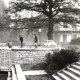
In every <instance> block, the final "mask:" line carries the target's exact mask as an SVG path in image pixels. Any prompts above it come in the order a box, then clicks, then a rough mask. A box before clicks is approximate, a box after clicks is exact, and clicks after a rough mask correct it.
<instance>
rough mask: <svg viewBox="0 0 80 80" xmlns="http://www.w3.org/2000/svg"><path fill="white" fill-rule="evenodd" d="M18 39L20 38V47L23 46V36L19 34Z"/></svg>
mask: <svg viewBox="0 0 80 80" xmlns="http://www.w3.org/2000/svg"><path fill="white" fill-rule="evenodd" d="M19 40H20V43H21V48H22V47H23V37H22V36H21V35H19Z"/></svg>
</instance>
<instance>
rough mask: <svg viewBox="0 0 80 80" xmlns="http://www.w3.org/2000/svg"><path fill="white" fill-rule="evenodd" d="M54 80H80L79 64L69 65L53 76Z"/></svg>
mask: <svg viewBox="0 0 80 80" xmlns="http://www.w3.org/2000/svg"><path fill="white" fill-rule="evenodd" d="M52 77H53V78H54V79H55V80H80V62H76V63H74V64H71V65H70V66H68V67H67V68H65V69H62V70H61V71H58V72H57V73H55V74H53V75H52Z"/></svg>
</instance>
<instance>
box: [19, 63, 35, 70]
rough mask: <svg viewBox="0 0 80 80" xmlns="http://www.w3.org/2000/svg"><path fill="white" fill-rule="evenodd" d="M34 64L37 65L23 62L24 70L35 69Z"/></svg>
mask: <svg viewBox="0 0 80 80" xmlns="http://www.w3.org/2000/svg"><path fill="white" fill-rule="evenodd" d="M34 65H35V64H34V63H32V64H21V68H22V71H29V70H33V69H32V67H33V66H34Z"/></svg>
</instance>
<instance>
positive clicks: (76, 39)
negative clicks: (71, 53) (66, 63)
mask: <svg viewBox="0 0 80 80" xmlns="http://www.w3.org/2000/svg"><path fill="white" fill-rule="evenodd" d="M70 44H74V45H78V44H80V38H75V39H72V40H71V42H70Z"/></svg>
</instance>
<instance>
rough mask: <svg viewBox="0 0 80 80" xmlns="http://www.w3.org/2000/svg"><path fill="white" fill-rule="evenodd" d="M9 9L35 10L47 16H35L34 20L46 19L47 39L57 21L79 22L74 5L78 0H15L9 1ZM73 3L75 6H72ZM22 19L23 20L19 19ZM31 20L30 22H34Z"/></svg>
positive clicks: (11, 10) (78, 11) (79, 10)
mask: <svg viewBox="0 0 80 80" xmlns="http://www.w3.org/2000/svg"><path fill="white" fill-rule="evenodd" d="M10 4H11V5H10V7H9V11H10V12H11V13H14V14H15V13H18V12H21V11H23V10H28V11H36V12H39V13H41V14H43V15H46V17H47V18H44V19H39V20H38V18H35V19H34V21H35V22H38V23H39V22H40V21H42V22H44V21H46V20H47V21H48V24H49V25H48V39H53V32H54V24H55V23H58V22H66V23H69V24H72V23H73V24H75V23H79V22H80V19H79V14H80V8H79V7H76V4H78V0H72V1H70V0H69V1H67V0H16V1H15V2H11V3H10ZM73 5H74V6H75V7H73ZM19 21H23V22H24V20H22V19H21V20H19ZM30 21H32V19H28V20H26V23H27V24H28V23H30ZM34 21H32V22H34Z"/></svg>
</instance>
